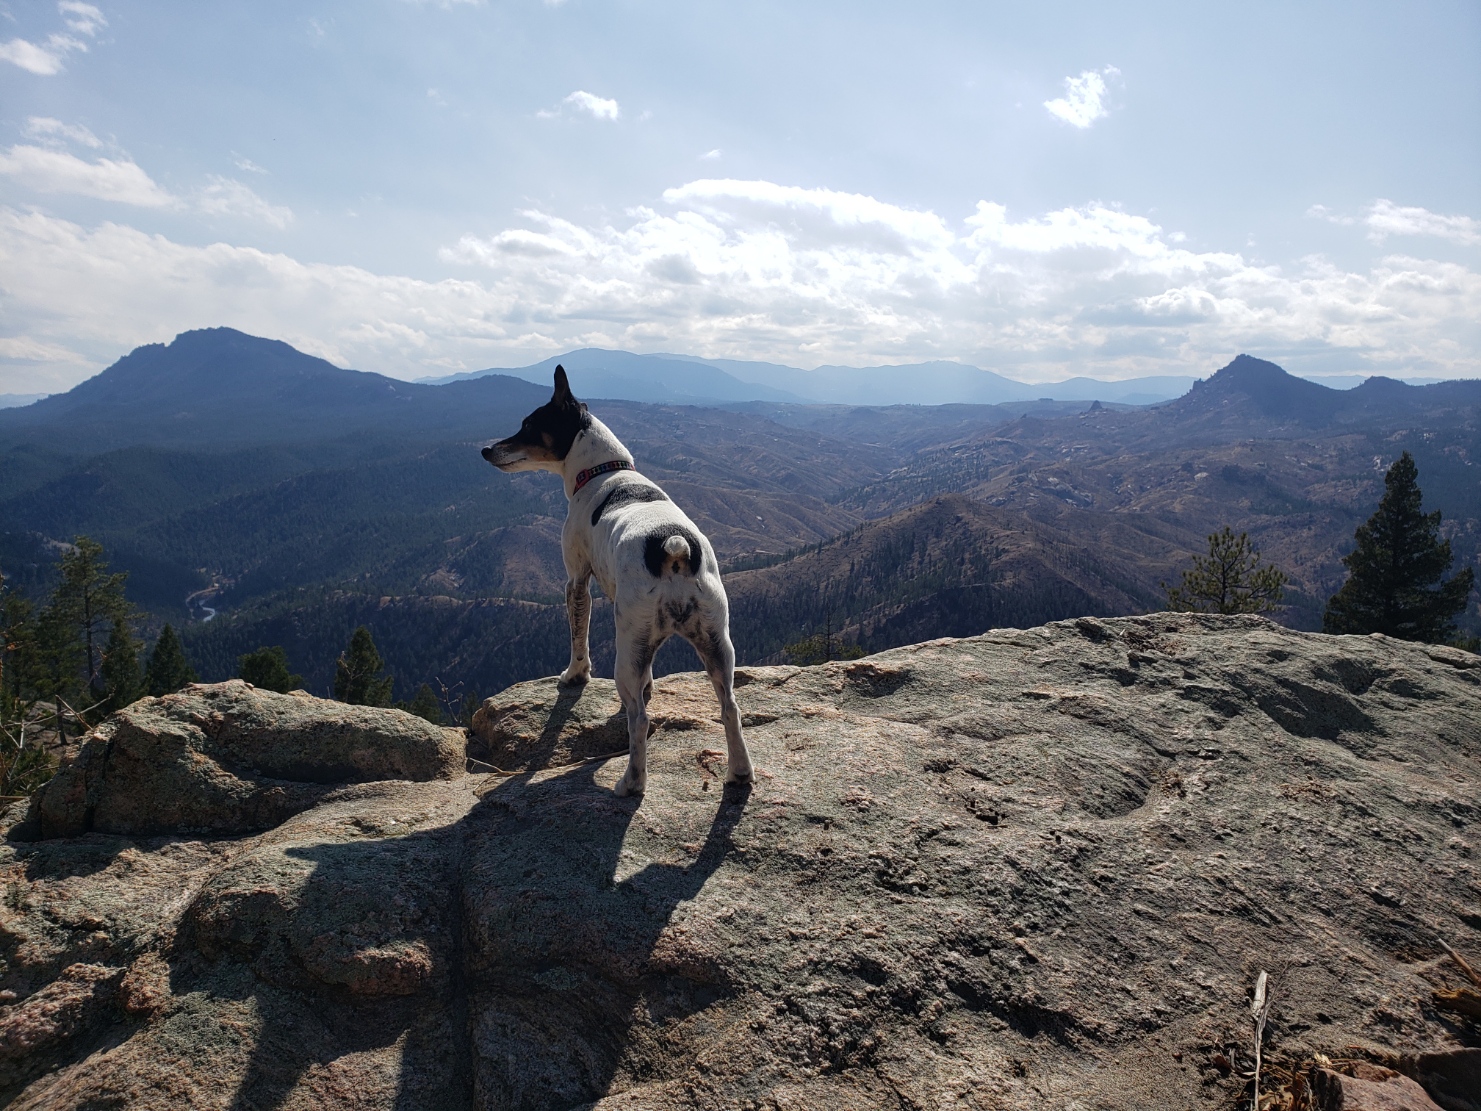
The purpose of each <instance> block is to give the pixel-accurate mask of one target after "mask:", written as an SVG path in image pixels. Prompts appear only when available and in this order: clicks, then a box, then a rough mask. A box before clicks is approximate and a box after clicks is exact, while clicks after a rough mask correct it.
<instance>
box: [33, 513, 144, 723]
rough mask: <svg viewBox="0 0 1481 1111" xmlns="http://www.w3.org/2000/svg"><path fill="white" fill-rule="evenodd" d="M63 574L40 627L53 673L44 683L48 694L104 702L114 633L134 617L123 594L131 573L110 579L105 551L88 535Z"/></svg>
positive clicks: (75, 546)
mask: <svg viewBox="0 0 1481 1111" xmlns="http://www.w3.org/2000/svg"><path fill="white" fill-rule="evenodd" d="M58 569H59V571H60V573H61V577H60V581H58V583H57V586H56V589H55V590H54V591H53V592H52V596H51V601H50V602H49V603H48V604H47V606H46V609H44V610H43V611H42V613H41V617H40V619H39V621H38V623H37V641H38V644H39V647H40V650H41V652H42V654H44V656H45V657H46V664H47V671H49V672H50V674H49V675H48V676H47V677H46V680H45V681H44V684H43V685H44V686H46V687H48V688H50V689H47V690H45V691H43V693H44V694H45V695H46V696H47V697H51V698H55V697H59V696H60V697H70V696H72V695H73V694H74V693H76V692H78V691H79V689H80V692H81V693H83V694H84V695H86V696H87V697H88V698H89V699H90V700H91V701H93V702H98V701H101V700H102V699H103V698H104V697H105V696H106V690H105V686H106V684H105V682H104V680H103V658H104V655H105V650H104V645H105V643H106V640H107V636H108V633H109V631H110V629H111V628H112V627H116V626H117V625H118V624H119V623H120V622H126V621H127V620H128V619H129V617H130V616H131V613H132V607H131V606H130V605H129V603H128V601H127V600H126V599H125V598H124V595H123V584H124V580H126V579H127V578H128V573H127V572H123V571H121V572H118V573H116V574H112V575H110V574H109V573H108V565H107V564H106V563H105V562H103V546H102V545H101V544H99V543H98V542H97V541H96V540H92V539H89V538H88V537H86V536H79V537H77V538H76V539H75V540H74V541H73V543H72V549H71V550H70V551H68V552H66V553H65V554H64V555H63V556H62V559H61V563H60V566H59V568H58ZM79 709H80V707H79Z"/></svg>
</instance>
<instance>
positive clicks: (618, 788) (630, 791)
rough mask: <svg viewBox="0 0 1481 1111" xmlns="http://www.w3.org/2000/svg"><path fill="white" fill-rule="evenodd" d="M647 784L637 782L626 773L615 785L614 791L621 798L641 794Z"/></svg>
mask: <svg viewBox="0 0 1481 1111" xmlns="http://www.w3.org/2000/svg"><path fill="white" fill-rule="evenodd" d="M646 786H647V784H646V783H641V782H635V781H634V780H633V778H632V777H631V776H629V775H626V774H624V775H623V777H622V778H621V779H619V780H618V781H617V783H616V784H615V785H614V786H613V788H612V793H613V794H614V795H616V796H617V797H618V798H620V799H625V798H627V797H628V796H629V795H641V794H642V793H643V790H644V788H645V787H646Z"/></svg>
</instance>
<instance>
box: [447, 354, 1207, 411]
mask: <svg viewBox="0 0 1481 1111" xmlns="http://www.w3.org/2000/svg"><path fill="white" fill-rule="evenodd" d="M557 364H560V365H562V366H564V367H565V368H566V371H567V372H568V373H569V374H570V377H571V386H572V389H574V390H575V391H576V392H577V393H578V394H579V395H583V396H587V397H599V398H614V399H620V400H625V401H652V402H673V401H689V402H698V403H706V404H714V403H717V402H720V403H724V402H736V401H786V402H794V403H805V402H811V403H821V404H828V405H950V404H959V405H962V404H964V405H997V404H1000V403H1002V402H1005V401H1116V402H1121V403H1123V404H1130V405H1150V404H1154V403H1156V402H1159V401H1168V400H1170V399H1172V398H1174V397H1177V396H1179V395H1180V394H1183V393H1186V392H1187V390H1188V388H1189V387H1190V386H1192V385H1193V383H1194V381H1196V379H1194V378H1191V377H1176V376H1173V377H1169V376H1161V377H1152V378H1132V379H1128V380H1125V381H1119V382H1106V381H1101V380H1099V379H1095V378H1071V379H1069V380H1068V381H1064V382H1052V383H1047V384H1039V385H1034V384H1029V383H1024V382H1017V381H1014V380H1013V379H1011V378H1005V377H1003V376H1002V375H1000V374H995V373H993V372H992V371H990V370H982V369H980V368H978V367H975V366H969V365H967V364H965V363H954V362H945V361H937V362H928V363H904V364H899V365H892V366H866V367H847V366H820V367H817V368H815V369H813V370H802V369H800V368H798V367H790V366H783V365H781V364H779V363H762V362H748V361H744V360H740V359H701V358H698V357H696V356H693V355H635V354H633V353H631V352H628V351H603V350H600V349H598V348H591V347H588V348H582V349H580V350H576V351H568V352H566V353H565V354H563V355H556V356H552V357H551V358H549V359H544V360H542V361H540V362H538V363H533V364H531V365H530V366H523V367H513V368H509V369H504V370H480V371H470V372H468V373H464V374H454V375H447V376H444V377H441V378H427V379H423V381H424V382H426V383H428V384H433V385H443V384H448V383H452V382H466V381H472V380H474V379H478V378H482V377H485V376H487V375H492V374H503V375H509V376H510V377H514V378H523V379H525V380H526V381H530V382H539V383H542V384H543V383H545V382H548V381H550V376H551V372H552V371H553V370H554V369H555V367H556V365H557Z"/></svg>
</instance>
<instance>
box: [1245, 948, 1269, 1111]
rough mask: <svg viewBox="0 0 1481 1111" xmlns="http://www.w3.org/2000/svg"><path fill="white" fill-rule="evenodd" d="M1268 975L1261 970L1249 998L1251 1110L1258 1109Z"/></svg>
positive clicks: (1256, 1110)
mask: <svg viewBox="0 0 1481 1111" xmlns="http://www.w3.org/2000/svg"><path fill="white" fill-rule="evenodd" d="M1268 981H1269V977H1268V976H1267V975H1266V974H1265V973H1264V972H1261V973H1260V976H1259V978H1258V979H1257V980H1256V981H1255V997H1254V998H1253V999H1252V1000H1250V1018H1252V1019H1253V1020H1254V1022H1255V1095H1254V1098H1253V1099H1252V1100H1251V1101H1250V1108H1251V1111H1260V1049H1261V1046H1262V1045H1263V1043H1264V1041H1265V1019H1266V1018H1267V1017H1268V1016H1269V1014H1270V996H1269V994H1268V993H1267V991H1266V987H1267V983H1268Z"/></svg>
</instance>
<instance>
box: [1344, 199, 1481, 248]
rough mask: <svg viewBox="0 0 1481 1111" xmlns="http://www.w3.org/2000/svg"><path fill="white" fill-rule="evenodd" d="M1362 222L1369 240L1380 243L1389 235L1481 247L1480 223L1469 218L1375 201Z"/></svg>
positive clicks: (1387, 201)
mask: <svg viewBox="0 0 1481 1111" xmlns="http://www.w3.org/2000/svg"><path fill="white" fill-rule="evenodd" d="M1363 223H1364V224H1366V225H1367V226H1368V238H1370V239H1372V240H1375V241H1379V242H1381V241H1382V240H1383V239H1384V237H1385V236H1389V235H1434V236H1438V237H1440V238H1441V239H1452V240H1454V241H1455V242H1457V243H1464V244H1465V245H1466V246H1468V247H1474V246H1476V245H1477V244H1481V221H1478V220H1475V219H1473V218H1472V217H1470V216H1441V215H1440V214H1439V213H1437V212H1431V211H1429V209H1426V208H1412V207H1404V206H1401V205H1396V204H1394V202H1393V201H1389V200H1378V201H1374V202H1373V204H1372V205H1371V206H1370V207H1369V209H1368V215H1367V216H1366V217H1364V219H1363Z"/></svg>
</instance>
